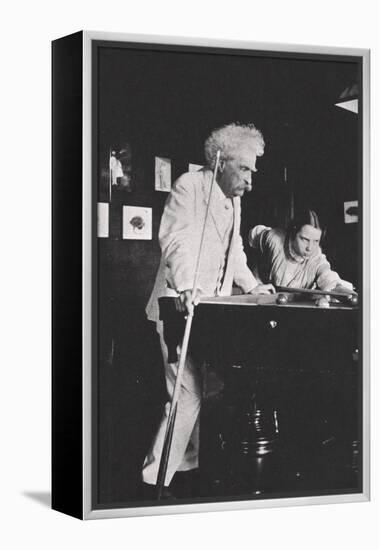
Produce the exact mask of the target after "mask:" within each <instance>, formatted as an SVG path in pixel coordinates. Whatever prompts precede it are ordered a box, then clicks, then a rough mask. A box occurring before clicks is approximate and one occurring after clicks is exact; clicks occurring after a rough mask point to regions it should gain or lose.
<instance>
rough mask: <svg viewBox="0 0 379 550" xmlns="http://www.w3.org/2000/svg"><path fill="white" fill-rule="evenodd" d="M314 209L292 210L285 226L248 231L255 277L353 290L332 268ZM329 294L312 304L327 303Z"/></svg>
mask: <svg viewBox="0 0 379 550" xmlns="http://www.w3.org/2000/svg"><path fill="white" fill-rule="evenodd" d="M324 232H325V231H324V228H323V227H322V226H321V224H320V221H319V218H318V215H317V214H316V212H315V211H314V210H308V209H306V210H302V211H300V212H298V213H297V214H296V216H295V217H294V218H293V220H292V221H291V222H290V224H289V226H288V227H287V229H282V228H278V227H277V228H271V227H266V226H264V225H257V226H256V227H253V228H252V229H251V230H250V232H249V244H250V246H251V247H252V248H253V249H254V251H255V252H256V256H257V258H256V260H257V267H256V269H255V272H254V275H255V277H256V278H257V279H258V280H260V281H263V282H266V283H267V282H271V283H272V284H273V285H274V286H282V287H292V288H304V289H312V288H314V289H319V290H324V291H330V292H333V291H334V292H340V293H346V294H352V293H353V294H355V293H354V290H353V285H352V284H351V283H349V282H348V281H344V280H343V279H341V278H340V276H339V275H338V273H337V272H336V271H333V270H332V268H331V265H330V263H329V262H328V260H327V258H326V256H325V254H323V252H322V249H321V246H320V243H321V240H322V237H323V234H324ZM328 302H329V297H328V296H322V297H320V298H319V299H318V300H317V302H316V304H317V305H318V306H320V307H328V305H329V303H328Z"/></svg>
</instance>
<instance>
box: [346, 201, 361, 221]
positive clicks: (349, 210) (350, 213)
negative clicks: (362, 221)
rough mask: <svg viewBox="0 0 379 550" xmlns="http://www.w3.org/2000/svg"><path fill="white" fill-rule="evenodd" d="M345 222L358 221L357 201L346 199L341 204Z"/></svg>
mask: <svg viewBox="0 0 379 550" xmlns="http://www.w3.org/2000/svg"><path fill="white" fill-rule="evenodd" d="M343 210H344V218H345V223H358V201H347V202H344V204H343Z"/></svg>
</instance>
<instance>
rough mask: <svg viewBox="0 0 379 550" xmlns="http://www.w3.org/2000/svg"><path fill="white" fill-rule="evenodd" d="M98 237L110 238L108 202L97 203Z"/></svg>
mask: <svg viewBox="0 0 379 550" xmlns="http://www.w3.org/2000/svg"><path fill="white" fill-rule="evenodd" d="M97 236H98V237H100V238H106V237H109V204H108V203H107V202H98V203H97Z"/></svg>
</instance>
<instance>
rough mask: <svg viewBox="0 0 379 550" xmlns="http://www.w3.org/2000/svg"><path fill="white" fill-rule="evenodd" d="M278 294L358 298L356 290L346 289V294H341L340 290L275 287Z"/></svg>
mask: <svg viewBox="0 0 379 550" xmlns="http://www.w3.org/2000/svg"><path fill="white" fill-rule="evenodd" d="M275 288H276V290H277V292H292V293H294V292H295V293H297V294H315V295H317V296H331V297H332V298H349V297H350V296H357V293H356V292H355V291H354V290H351V291H350V290H349V289H348V288H347V289H346V292H339V291H338V290H336V291H334V290H329V291H328V290H318V289H316V288H314V289H312V288H295V287H287V286H275Z"/></svg>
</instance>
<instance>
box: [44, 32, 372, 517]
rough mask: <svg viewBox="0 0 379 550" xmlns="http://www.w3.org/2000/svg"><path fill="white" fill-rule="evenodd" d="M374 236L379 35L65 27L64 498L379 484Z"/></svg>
mask: <svg viewBox="0 0 379 550" xmlns="http://www.w3.org/2000/svg"><path fill="white" fill-rule="evenodd" d="M162 74H170V79H169V81H167V80H164V81H163V80H162V78H161V75H162ZM163 82H164V84H163ZM215 90H217V94H216V95H215ZM110 144H111V145H110ZM157 152H164V153H163V154H164V156H157ZM159 154H160V153H159ZM189 159H195V161H196V164H193V163H191V164H189ZM112 178H113V179H112ZM131 182H132V184H131ZM113 191H114V193H113ZM124 191H126V192H124ZM157 191H165V193H157ZM73 196H75V197H76V200H75V201H73V200H72V198H73ZM146 205H148V206H146ZM67 212H69V217H68V214H67ZM110 228H111V229H110ZM110 233H111V234H112V235H113V236H114V235H118V238H110ZM120 236H121V238H120ZM368 240H369V51H368V50H358V49H353V48H329V47H323V46H320V47H315V46H312V47H311V46H296V45H278V44H275V45H274V44H260V43H253V42H252V43H246V42H226V41H225V42H224V41H211V40H205V39H204V40H201V39H185V38H182V39H175V40H173V39H171V38H169V37H163V36H160V37H154V36H142V37H139V36H128V35H122V34H109V33H101V32H84V31H83V32H78V33H76V34H73V35H70V36H66V37H63V38H61V39H58V40H56V41H54V42H53V241H54V246H53V409H52V410H53V418H52V423H53V449H52V453H53V455H52V456H53V478H52V506H53V508H54V509H55V510H59V511H62V512H65V513H67V514H70V515H73V516H75V517H79V518H83V519H92V518H93V519H95V518H105V517H123V516H136V515H150V514H166V513H185V512H193V511H206V510H235V509H246V508H258V507H273V506H288V505H299V504H304V505H306V504H314V503H342V502H358V501H364V500H367V499H369V331H370V326H369V323H370V320H369V303H370V292H369V256H368ZM68 395H69V396H70V399H68V398H67V396H68Z"/></svg>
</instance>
